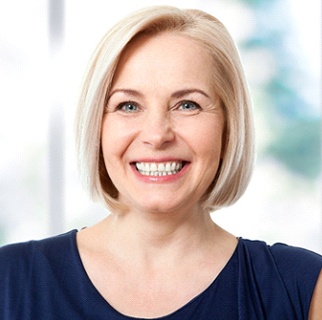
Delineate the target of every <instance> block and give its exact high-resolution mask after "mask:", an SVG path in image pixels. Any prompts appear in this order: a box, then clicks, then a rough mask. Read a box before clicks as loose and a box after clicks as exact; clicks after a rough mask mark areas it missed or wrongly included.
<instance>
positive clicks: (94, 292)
mask: <svg viewBox="0 0 322 320" xmlns="http://www.w3.org/2000/svg"><path fill="white" fill-rule="evenodd" d="M77 232H78V230H73V232H72V250H73V252H74V257H75V260H76V263H77V265H78V269H79V272H80V274H81V275H82V277H81V279H82V281H83V284H84V285H85V286H86V287H87V288H89V289H90V291H86V292H89V294H91V295H93V296H94V299H93V300H95V301H98V303H100V304H102V306H104V308H105V309H106V310H107V312H112V313H113V314H114V316H117V317H118V319H117V320H167V319H169V320H170V319H171V317H173V316H175V315H177V314H178V313H180V312H183V311H184V310H185V309H186V308H189V306H190V305H191V304H193V303H196V302H198V301H199V300H200V299H202V297H203V296H204V295H206V294H207V292H208V291H209V290H211V289H212V287H214V286H215V285H216V284H217V283H218V282H219V281H220V279H221V278H222V277H223V275H224V274H225V273H226V272H228V270H229V268H230V266H231V265H232V264H233V262H234V260H236V259H237V256H238V248H239V247H240V242H241V239H242V238H237V241H238V242H237V245H236V247H235V250H234V251H233V253H232V255H231V256H230V258H229V260H228V261H227V263H226V264H225V266H224V267H223V268H222V270H221V271H220V272H219V274H218V275H217V276H216V277H215V279H214V280H213V281H212V282H211V283H210V284H209V286H208V287H207V288H206V289H204V290H203V291H201V292H200V293H199V294H197V295H196V296H195V297H193V298H192V299H191V300H189V301H188V302H186V303H185V304H184V305H183V306H181V307H180V308H178V309H177V310H174V311H173V312H171V313H169V314H167V315H164V316H161V317H157V318H137V317H132V316H128V315H125V314H123V313H121V312H120V311H118V310H117V309H115V308H114V307H113V306H112V305H111V304H110V303H109V302H108V301H107V300H106V299H105V298H104V297H103V296H102V295H101V293H100V292H99V291H98V290H97V288H96V287H95V286H94V284H93V283H92V281H91V279H90V278H89V276H88V274H87V272H86V270H85V267H84V265H83V262H82V259H81V257H80V252H79V250H78V246H77V240H76V236H77Z"/></svg>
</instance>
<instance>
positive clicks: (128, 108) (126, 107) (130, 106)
mask: <svg viewBox="0 0 322 320" xmlns="http://www.w3.org/2000/svg"><path fill="white" fill-rule="evenodd" d="M116 110H119V111H123V112H128V113H131V112H137V111H138V110H139V107H138V105H137V104H136V103H135V102H132V101H127V102H122V103H120V104H119V105H118V106H117V108H116Z"/></svg>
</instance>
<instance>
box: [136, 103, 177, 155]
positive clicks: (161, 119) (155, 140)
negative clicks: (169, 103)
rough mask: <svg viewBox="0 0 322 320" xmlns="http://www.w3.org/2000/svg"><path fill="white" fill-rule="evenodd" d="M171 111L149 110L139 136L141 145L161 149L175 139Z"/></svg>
mask: <svg viewBox="0 0 322 320" xmlns="http://www.w3.org/2000/svg"><path fill="white" fill-rule="evenodd" d="M170 112H171V111H164V110H162V111H161V110H158V109H157V108H156V110H150V111H147V115H146V116H145V118H144V123H143V124H142V127H141V130H140V135H141V139H142V141H143V143H145V144H146V145H149V146H151V147H153V148H154V149H162V148H164V147H165V146H166V145H168V144H169V143H171V142H172V141H173V140H174V138H175V133H174V128H173V124H172V121H171V114H170Z"/></svg>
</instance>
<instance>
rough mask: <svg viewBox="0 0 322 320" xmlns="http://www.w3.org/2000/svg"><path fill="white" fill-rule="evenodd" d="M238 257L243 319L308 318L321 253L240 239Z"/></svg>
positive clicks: (321, 264) (240, 302)
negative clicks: (304, 273)
mask: <svg viewBox="0 0 322 320" xmlns="http://www.w3.org/2000/svg"><path fill="white" fill-rule="evenodd" d="M238 258H239V288H238V290H239V306H240V315H241V318H240V319H307V314H308V310H309V305H310V299H311V296H312V293H313V290H314V286H315V283H316V280H317V277H318V274H319V270H320V269H321V266H322V260H321V257H320V256H319V255H316V254H314V253H311V252H309V251H307V250H304V249H299V248H294V247H289V246H286V245H281V244H278V245H274V246H272V247H271V246H268V245H267V244H266V243H265V242H262V241H250V240H244V239H240V245H239V248H238ZM300 261H302V262H301V263H300ZM304 261H307V262H304ZM312 265H314V266H313V267H312ZM303 272H306V273H307V274H306V275H303Z"/></svg>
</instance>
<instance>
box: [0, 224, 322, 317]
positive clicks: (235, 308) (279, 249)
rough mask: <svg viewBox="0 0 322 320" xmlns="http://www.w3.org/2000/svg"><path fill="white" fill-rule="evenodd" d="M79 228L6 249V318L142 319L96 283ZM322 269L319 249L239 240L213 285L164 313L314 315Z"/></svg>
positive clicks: (2, 279)
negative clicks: (116, 305)
mask: <svg viewBox="0 0 322 320" xmlns="http://www.w3.org/2000/svg"><path fill="white" fill-rule="evenodd" d="M76 232H77V231H76V230H73V231H70V232H68V233H66V234H63V235H60V236H56V237H52V238H48V239H44V240H40V241H30V242H26V243H21V244H13V245H8V246H4V247H2V248H0V319H1V320H18V319H19V320H22V319H23V320H64V319H66V320H67V319H68V320H78V319H79V320H86V319H95V320H101V319H106V320H138V318H133V317H128V316H125V315H122V314H121V313H119V312H118V311H117V310H115V309H113V307H112V306H111V305H109V304H108V302H106V301H105V300H104V299H103V297H102V296H101V295H100V294H99V292H98V291H97V290H96V289H95V287H94V286H93V284H92V283H91V281H90V279H89V278H88V276H87V274H86V272H85V270H84V267H83V265H82V262H81V260H80V256H79V253H78V249H77V245H76ZM321 268H322V256H320V255H318V254H316V253H313V252H311V251H308V250H305V249H301V248H295V247H290V246H287V245H284V244H275V245H273V246H268V245H267V244H265V243H264V242H262V241H250V240H245V239H239V243H238V245H237V248H236V250H235V252H234V254H233V256H232V257H231V259H230V260H229V262H228V263H227V265H226V266H225V268H224V269H223V270H222V272H221V273H220V274H219V275H218V277H217V278H216V279H215V280H214V282H213V283H212V284H211V285H210V286H209V287H208V288H207V289H206V290H205V291H203V292H202V293H200V294H199V295H198V296H197V297H195V298H194V299H193V300H191V301H190V302H188V303H187V304H186V305H185V306H183V307H182V308H180V309H179V310H177V311H175V312H173V313H172V314H170V315H167V316H164V317H161V318H157V319H159V320H188V319H192V320H214V319H216V320H221V319H222V320H227V319H229V320H234V319H239V320H242V319H244V320H252V319H260V320H263V319H269V320H270V319H271V320H276V319H283V320H287V319H289V320H296V319H307V316H308V312H309V306H310V300H311V297H312V293H313V290H314V287H315V283H316V281H317V278H318V275H319V273H320V271H321ZM187 281H189V280H187ZM173 294H174V295H175V292H174V293H173Z"/></svg>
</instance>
